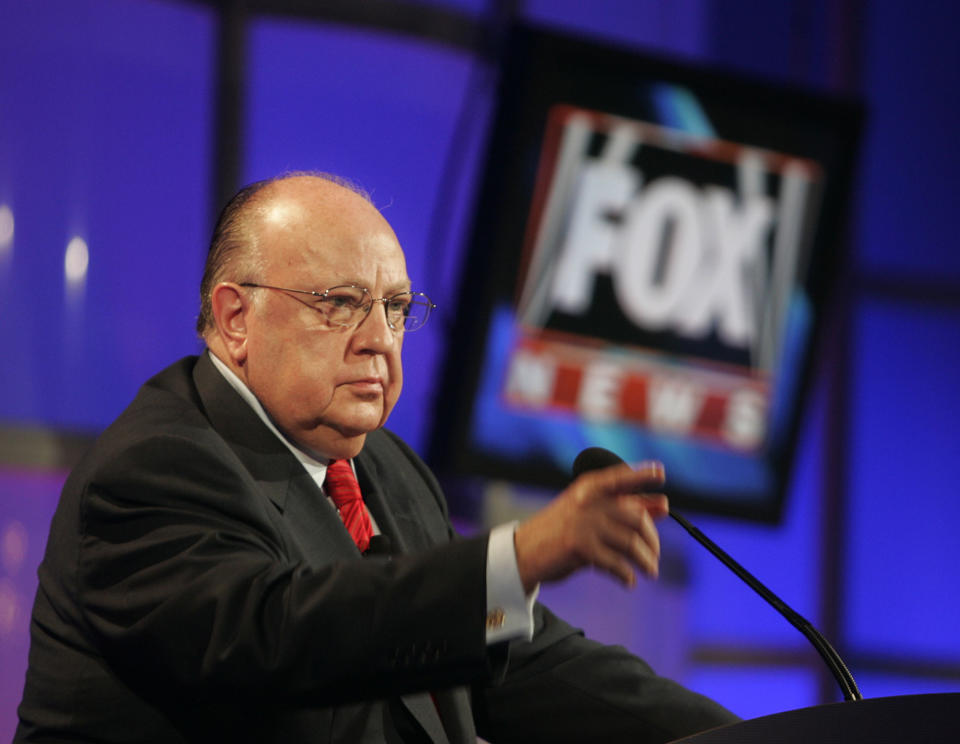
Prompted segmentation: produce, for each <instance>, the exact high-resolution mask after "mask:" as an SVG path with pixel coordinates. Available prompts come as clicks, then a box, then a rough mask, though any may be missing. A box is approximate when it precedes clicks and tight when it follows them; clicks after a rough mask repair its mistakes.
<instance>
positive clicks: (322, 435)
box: [242, 179, 410, 458]
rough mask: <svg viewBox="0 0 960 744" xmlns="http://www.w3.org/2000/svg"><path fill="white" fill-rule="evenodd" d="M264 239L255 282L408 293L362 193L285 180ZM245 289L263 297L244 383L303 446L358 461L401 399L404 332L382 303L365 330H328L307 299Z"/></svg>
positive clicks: (250, 314) (398, 261)
mask: <svg viewBox="0 0 960 744" xmlns="http://www.w3.org/2000/svg"><path fill="white" fill-rule="evenodd" d="M259 243H260V246H261V249H262V250H263V254H264V257H265V266H264V271H263V276H259V277H256V279H255V281H256V282H257V283H259V284H270V285H274V286H278V287H289V288H291V289H305V290H317V291H320V292H322V291H324V290H326V289H329V288H330V287H335V286H338V285H343V284H355V285H358V286H361V287H366V288H367V289H368V290H369V292H370V296H371V297H373V298H380V297H390V296H392V295H394V294H397V293H398V292H403V291H405V290H408V289H409V288H410V280H409V278H408V277H407V270H406V262H405V261H404V257H403V251H402V250H401V248H400V244H399V243H398V242H397V238H396V236H395V235H394V233H393V230H392V229H391V228H390V226H389V225H388V224H387V222H386V220H384V219H383V217H381V216H380V214H379V213H378V212H377V210H376V209H375V208H374V207H373V206H372V205H370V204H369V203H368V202H366V201H365V200H364V199H362V198H361V197H360V196H358V195H356V194H354V193H353V192H351V191H349V190H347V189H344V188H342V187H339V186H335V185H333V184H330V183H327V182H323V181H317V180H316V179H295V180H291V181H287V182H281V183H280V184H279V188H278V189H277V194H276V196H274V197H273V198H271V200H270V201H269V202H268V203H267V208H266V213H265V216H264V218H263V219H262V221H261V222H260V225H259ZM243 291H244V292H258V293H260V296H258V297H257V298H256V302H254V303H253V304H252V306H251V307H250V308H249V310H248V311H247V313H246V323H247V342H246V358H245V360H244V361H243V363H242V366H243V368H244V375H243V376H244V378H245V380H246V382H247V385H248V386H249V387H250V389H251V390H252V391H253V393H254V394H255V395H256V396H257V398H258V399H259V400H260V402H261V403H262V404H263V406H264V408H265V409H266V410H267V412H268V413H269V414H270V416H271V418H272V419H273V420H274V422H275V423H276V424H277V426H278V428H279V429H280V430H281V431H282V432H283V433H284V434H286V435H287V436H288V437H289V438H291V439H292V440H293V441H295V442H296V443H297V444H298V445H300V446H301V447H302V448H304V449H305V450H307V451H309V452H311V453H313V454H315V455H320V456H324V457H331V458H344V457H353V456H355V455H356V454H357V453H358V452H359V451H360V448H361V447H362V446H363V442H364V439H365V436H366V434H367V433H368V432H370V431H373V430H374V429H377V428H379V427H380V426H382V425H383V424H384V422H385V421H386V420H387V416H389V414H390V411H391V410H392V409H393V406H394V404H395V403H396V402H397V398H398V396H399V395H400V388H401V385H402V382H403V375H402V371H401V366H400V349H401V346H402V343H403V333H402V331H401V332H399V333H398V332H396V331H393V330H392V329H391V328H390V326H389V325H387V321H386V316H385V314H384V311H383V305H382V303H375V304H374V306H373V307H372V308H371V309H370V312H369V314H368V315H367V316H366V317H365V318H364V319H363V321H362V322H361V323H360V324H359V325H357V326H355V327H353V328H348V329H345V330H342V331H340V330H336V331H332V330H327V329H325V328H323V327H322V323H321V317H320V314H319V313H318V312H317V311H316V310H314V309H313V307H312V305H313V303H314V302H315V300H314V299H313V298H311V297H310V296H309V295H301V294H295V295H292V294H289V293H286V292H280V291H276V290H268V289H244V290H243Z"/></svg>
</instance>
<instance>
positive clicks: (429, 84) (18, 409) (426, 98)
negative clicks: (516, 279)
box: [0, 0, 960, 739]
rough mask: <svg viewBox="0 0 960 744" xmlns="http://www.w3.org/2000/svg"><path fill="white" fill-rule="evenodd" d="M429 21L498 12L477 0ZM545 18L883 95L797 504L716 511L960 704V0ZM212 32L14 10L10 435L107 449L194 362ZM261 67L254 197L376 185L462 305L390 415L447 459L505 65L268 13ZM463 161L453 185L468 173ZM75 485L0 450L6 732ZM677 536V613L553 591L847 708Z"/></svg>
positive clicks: (197, 11) (884, 691) (640, 10)
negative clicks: (119, 419) (470, 271)
mask: <svg viewBox="0 0 960 744" xmlns="http://www.w3.org/2000/svg"><path fill="white" fill-rule="evenodd" d="M431 5H434V6H437V5H447V6H449V7H450V8H453V9H457V10H460V11H461V12H464V13H466V14H468V15H471V16H476V17H480V15H481V14H483V13H485V12H487V3H484V2H480V1H479V0H474V1H473V2H466V1H463V2H449V3H442V2H440V0H434V2H433V3H431ZM519 7H520V13H521V16H522V17H523V18H525V19H527V20H530V21H534V22H536V23H541V24H544V25H546V26H548V27H556V28H560V29H563V30H566V31H574V32H580V33H584V34H588V35H590V36H591V37H592V38H599V39H609V40H614V41H616V42H618V43H621V44H627V45H630V46H633V47H635V48H637V49H638V50H642V51H646V52H655V53H657V52H659V53H664V54H668V55H672V56H675V57H678V58H680V59H683V60H686V61H690V62H695V63H698V64H702V65H704V66H708V67H721V68H724V69H728V70H734V71H742V72H746V73H750V74H752V75H759V76H762V77H764V78H767V79H769V80H773V81H775V82H782V83H793V84H797V83H799V84H803V85H805V86H808V87H812V88H814V89H816V90H820V91H823V92H828V93H838V94H848V95H855V96H858V97H860V98H862V100H863V101H864V102H865V104H866V106H867V112H868V124H867V128H866V132H865V140H864V147H863V156H862V158H861V166H860V169H859V173H858V182H859V188H858V190H857V192H856V194H855V198H854V211H853V219H852V230H851V241H850V242H851V248H852V253H853V256H854V261H853V265H852V271H851V274H850V278H849V281H848V282H846V284H845V285H844V286H843V287H841V292H840V294H841V297H840V298H839V299H840V301H839V302H838V303H837V304H836V306H835V308H834V311H833V312H834V314H833V316H832V319H831V321H830V322H828V325H830V326H831V328H830V338H831V339H832V340H833V342H834V343H833V344H831V345H828V346H826V347H825V348H826V349H827V350H828V353H827V354H825V355H824V356H823V357H822V358H821V361H820V364H819V365H818V370H817V378H816V381H815V384H814V386H813V388H814V392H813V395H812V396H811V398H810V400H809V404H808V407H807V411H806V413H805V417H804V423H803V433H802V437H801V442H800V446H799V450H798V461H797V462H798V466H797V468H796V474H795V477H794V479H793V482H792V483H791V486H790V490H789V495H788V502H787V507H786V514H785V519H784V521H783V523H782V524H781V525H778V526H773V527H772V526H758V525H752V524H743V523H740V522H736V521H731V520H724V519H720V518H697V519H695V521H696V522H697V523H698V524H699V526H701V527H702V528H703V529H704V531H706V532H707V533H708V534H710V535H711V536H712V537H713V538H714V539H715V540H716V541H718V542H720V543H721V544H723V545H724V546H725V547H726V548H727V549H728V550H729V551H730V552H731V553H733V554H734V555H736V556H737V557H738V558H739V559H740V560H741V562H742V563H744V564H745V565H746V566H748V567H749V568H752V569H754V570H755V571H756V572H757V573H759V574H760V575H761V577H762V578H763V579H764V580H765V581H766V582H767V583H768V584H770V585H771V586H772V587H773V588H774V589H775V590H776V591H777V593H778V594H780V595H781V596H782V597H783V598H784V599H786V600H787V601H789V602H791V603H792V604H794V605H795V606H796V608H797V609H798V611H799V612H800V613H801V614H803V615H805V616H807V617H809V618H810V619H811V620H814V621H815V622H817V623H819V624H820V625H821V626H822V627H823V628H824V629H825V630H826V631H827V634H828V635H829V636H830V637H831V640H833V641H834V642H835V645H837V646H838V647H839V648H840V650H841V652H842V653H843V654H844V656H845V657H846V659H847V661H848V663H849V665H850V666H851V668H852V670H853V672H854V674H855V675H856V676H857V677H858V679H859V681H860V685H861V688H862V689H863V692H864V694H865V695H866V696H868V697H874V696H880V695H888V694H905V693H910V692H932V691H948V690H951V691H956V690H960V640H958V638H957V629H958V628H960V592H958V591H957V587H958V585H960V582H958V578H960V570H958V568H957V566H958V565H960V541H958V540H957V539H956V536H955V535H956V529H955V525H957V524H960V498H958V496H960V494H958V486H957V484H958V483H960V436H958V434H957V421H958V419H960V386H958V385H957V381H958V379H960V251H958V250H957V249H956V226H955V225H956V209H955V207H954V201H955V198H956V192H957V191H958V186H960V184H958V183H957V181H958V177H957V174H958V173H960V162H958V154H957V153H958V148H957V147H956V144H955V141H954V136H953V130H954V128H955V126H956V115H957V113H958V111H957V109H958V106H957V100H958V99H957V95H956V91H957V89H958V87H960V43H958V42H960V39H958V38H957V32H956V29H957V28H958V27H960V24H958V22H960V8H958V6H957V5H955V4H953V3H941V2H938V3H915V2H907V0H875V1H874V2H870V3H862V2H855V1H854V0H846V1H844V2H828V1H827V0H816V1H812V2H811V1H808V0H792V1H791V2H778V3H769V2H764V1H763V0H753V1H747V0H672V1H671V0H643V1H641V0H602V1H600V0H593V2H590V3H584V2H579V0H528V1H527V2H521V3H519ZM217 29H218V19H217V15H216V14H215V13H214V12H213V11H211V10H210V9H209V8H207V7H206V6H204V5H202V4H200V3H192V2H175V1H174V0H165V1H162V2H161V1H160V0H152V1H144V2H130V1H129V0H69V2H68V1H67V0H35V1H33V2H22V1H21V0H0V208H2V207H4V206H5V207H6V208H7V209H8V210H9V211H10V213H12V215H13V218H14V233H13V237H12V239H11V240H9V241H3V240H2V231H0V427H2V429H3V430H4V431H5V432H7V433H8V434H9V433H10V432H12V433H13V436H16V432H18V431H21V430H22V431H36V430H41V431H53V432H62V431H64V430H79V431H83V432H89V433H94V432H96V431H97V430H99V429H100V428H102V427H103V426H105V425H106V424H107V423H108V422H109V421H110V420H112V419H113V418H114V417H115V416H116V415H117V414H118V413H119V411H120V410H121V409H122V408H123V406H124V405H125V404H126V403H127V402H128V401H129V400H130V399H131V398H132V396H133V395H134V394H135V392H136V389H137V388H138V386H139V385H140V384H141V383H142V382H143V380H145V379H146V378H147V377H148V376H149V375H151V374H152V373H154V372H156V371H157V370H159V369H160V368H162V367H163V366H165V365H166V364H168V363H169V362H171V361H173V360H175V359H176V358H178V357H179V356H182V355H183V354H188V353H195V352H196V351H197V350H198V348H199V344H198V342H197V340H196V338H195V337H194V335H193V330H192V326H193V321H194V318H195V316H196V296H197V285H198V283H199V276H200V271H201V266H202V261H203V256H204V251H205V248H206V242H207V238H208V233H209V229H210V224H211V215H212V213H213V211H214V209H215V207H217V206H219V205H214V204H212V203H211V201H212V199H211V197H210V194H211V192H212V182H213V177H212V175H211V166H212V162H213V152H214V149H215V148H214V145H215V142H216V140H215V137H216V134H215V131H214V101H215V98H214V96H215V80H214V77H215V75H214V72H215V54H216V39H217ZM246 50H247V55H248V58H247V64H248V68H247V71H248V86H247V88H246V97H245V109H244V115H243V129H244V131H245V133H246V138H245V140H244V146H243V148H242V150H241V151H239V152H237V153H236V157H237V160H238V162H239V163H240V164H241V168H240V171H241V174H242V179H243V181H250V180H253V179H257V178H262V177H266V176H271V175H275V174H277V173H279V172H282V171H285V170H288V169H306V168H310V169H321V170H327V171H333V172H337V173H340V174H342V175H346V176H349V177H351V178H353V179H355V180H357V181H359V182H360V183H361V184H362V185H364V186H365V187H366V188H368V189H369V190H371V191H372V192H373V196H374V199H375V201H376V203H377V204H378V205H379V206H380V207H381V208H382V210H383V213H384V215H385V216H386V217H387V218H388V219H389V220H390V221H391V223H392V224H393V225H394V227H395V228H396V231H397V233H398V235H399V237H400V239H401V242H402V243H403V244H404V246H405V249H406V251H407V257H408V263H409V267H408V268H409V271H410V274H411V277H412V278H413V280H414V283H415V285H416V286H417V288H419V289H423V290H425V291H428V292H429V293H430V294H431V296H432V297H434V300H435V301H436V302H437V303H438V304H439V305H440V311H439V315H438V317H437V319H436V322H434V321H431V324H430V325H428V326H427V327H426V328H425V329H424V330H423V331H422V332H419V333H417V334H415V335H414V336H411V337H410V338H409V339H408V342H407V344H406V362H407V375H406V378H407V379H406V381H405V382H406V387H405V391H404V395H403V397H402V398H401V402H400V404H399V405H398V407H397V409H396V411H395V412H394V414H393V417H392V419H391V427H392V428H393V429H395V430H396V431H398V432H399V433H400V434H401V435H402V436H404V437H405V438H406V439H407V440H408V441H410V443H411V444H412V445H413V446H414V447H416V448H419V449H421V450H422V449H423V448H424V447H425V445H426V441H427V437H428V434H429V430H430V427H431V425H432V422H433V417H434V416H436V415H442V411H443V406H442V403H443V402H442V401H438V400H436V394H435V391H436V389H437V385H436V382H437V376H438V374H439V367H440V362H441V356H442V354H443V352H444V350H445V349H446V347H447V345H448V344H454V345H455V344H456V343H457V339H454V338H449V327H450V323H451V320H452V319H451V318H450V317H449V312H450V310H449V309H450V308H452V307H454V306H455V301H454V300H455V298H454V296H453V293H454V291H455V288H456V287H457V286H458V285H459V281H460V266H461V262H462V254H463V250H464V245H465V242H466V241H465V240H464V235H465V232H466V229H467V224H468V216H469V213H470V209H471V207H472V200H473V197H474V194H475V190H476V186H477V178H478V175H479V172H480V168H481V165H482V164H481V162H480V161H481V158H482V151H483V144H484V142H485V137H486V136H487V134H488V125H489V118H490V111H491V103H492V101H491V97H492V92H493V89H494V87H493V85H494V82H495V77H494V75H493V69H492V68H491V66H490V65H489V64H488V63H486V62H483V61H480V60H479V59H478V58H477V57H476V55H474V54H472V53H470V52H468V51H465V50H462V49H457V48H455V47H453V46H447V45H440V44H437V43H435V42H428V41H424V40H420V39H417V38H414V37H412V36H401V35H398V34H395V33H391V32H386V31H378V30H375V29H372V28H369V27H367V28H358V27H351V26H346V25H342V24H335V23H328V22H321V21H309V22H307V21H294V20H291V19H284V18H275V17H269V18H266V17H257V16H254V17H253V18H252V19H251V25H250V28H249V33H248V36H247V47H246ZM448 157H453V158H456V159H457V161H458V166H457V169H456V170H455V171H454V173H455V176H456V177H455V178H446V177H445V173H444V170H443V166H444V163H445V162H447V161H446V159H447V158H448ZM73 237H81V238H83V240H84V241H86V243H87V245H88V246H89V255H90V261H89V269H88V271H87V274H86V278H85V280H84V281H82V282H80V283H73V284H70V283H68V282H67V281H66V280H65V278H64V268H63V267H64V251H65V248H66V245H67V243H68V241H69V240H70V239H71V238H73ZM0 441H9V438H8V439H6V440H0ZM64 475H65V474H64V473H62V472H58V471H52V472H51V471H47V470H42V469H37V468H32V467H27V466H25V465H22V464H18V463H17V462H16V461H15V459H14V458H13V457H12V456H10V455H9V454H8V453H0V739H3V738H5V737H6V738H9V736H10V735H12V731H13V727H14V725H15V706H16V703H17V701H18V700H19V695H20V690H21V688H22V684H23V669H24V668H25V660H26V648H27V641H26V634H27V624H28V619H29V609H30V603H31V602H32V595H33V591H34V587H35V570H36V565H37V563H38V562H39V560H40V556H41V554H42V546H43V542H44V540H45V532H46V523H47V521H48V520H49V515H50V514H51V513H52V509H53V507H54V505H55V502H56V495H57V491H58V490H59V486H60V484H61V483H62V480H63V477H64ZM467 528H468V529H469V528H470V527H469V525H468V526H467ZM664 541H665V545H666V546H667V549H668V553H669V555H670V556H671V557H670V559H669V560H670V561H672V562H674V563H676V564H677V565H678V566H680V567H681V569H682V570H680V571H679V575H678V576H677V577H675V578H674V579H673V580H672V581H671V580H668V581H662V582H661V584H662V585H663V586H662V587H661V588H657V589H656V590H654V589H644V590H643V591H649V592H654V594H653V595H651V596H652V599H653V600H656V601H654V602H649V603H648V602H645V601H641V600H643V598H644V597H646V596H647V595H644V594H643V593H642V592H641V594H640V595H638V596H639V597H640V600H637V599H635V598H629V597H626V596H625V595H624V593H623V592H622V591H621V590H620V589H618V588H615V587H613V588H610V587H609V586H608V584H609V582H605V580H603V579H595V578H593V577H587V578H586V579H584V580H583V581H585V582H586V583H579V584H571V585H569V586H566V587H555V588H551V589H550V590H549V591H548V592H546V596H547V599H548V601H550V602H551V603H552V604H554V605H556V606H557V607H558V608H560V609H562V611H563V612H564V614H569V615H570V616H571V617H572V618H573V619H574V620H575V621H577V622H581V623H583V624H584V625H585V626H586V627H587V629H588V631H589V632H591V633H593V634H594V635H597V636H598V637H601V638H603V639H604V640H611V641H615V642H620V643H625V644H627V645H629V646H630V647H631V648H636V649H637V650H638V651H640V652H643V653H646V654H648V655H656V654H658V653H661V654H662V659H661V663H660V664H659V665H658V668H660V669H663V670H664V671H666V672H668V673H671V674H675V675H676V676H679V677H681V678H682V679H683V681H684V682H685V683H687V684H689V685H691V686H693V687H695V688H696V689H699V690H701V691H703V692H706V693H707V694H710V695H713V696H715V697H717V698H718V699H720V700H721V701H722V702H724V703H725V704H727V705H728V706H730V707H731V708H732V709H734V710H735V711H736V712H737V713H739V714H740V715H743V716H752V715H759V714H762V713H769V712H774V711H778V710H784V709H787V708H796V707H801V706H804V705H811V704H815V703H818V702H822V701H826V700H832V699H835V698H836V693H835V691H833V689H832V685H831V684H830V681H829V680H826V682H824V681H823V680H822V673H821V672H820V670H819V667H818V664H817V662H816V659H811V655H810V652H809V651H808V650H807V649H806V648H805V642H804V641H803V639H802V638H800V637H799V636H798V635H796V634H795V633H794V632H793V631H792V630H791V629H790V628H789V626H787V624H786V623H785V622H783V621H782V620H780V619H779V618H778V617H776V616H775V615H774V614H773V612H772V611H771V610H769V609H768V608H766V607H765V606H762V605H761V604H760V601H759V600H757V599H755V598H754V597H753V596H752V595H751V594H750V593H749V591H748V590H747V589H745V588H744V587H742V586H740V585H738V584H737V583H736V580H735V579H734V578H733V577H732V576H729V575H727V574H726V572H725V570H724V569H723V568H722V567H720V566H718V565H716V564H715V562H714V561H713V559H712V558H711V557H710V556H708V555H706V553H705V552H704V551H702V550H701V549H700V548H699V547H698V546H695V545H692V544H690V543H689V541H688V540H687V539H686V538H685V536H684V535H681V534H678V533H677V531H676V530H675V529H674V528H672V527H670V526H669V525H665V526H664ZM587 597H590V598H591V600H590V601H589V602H587V601H585V600H586V598H587ZM597 597H602V599H601V600H598V599H596V598H597ZM587 604H589V605H591V607H586V606H585V605H587ZM651 618H652V619H651ZM658 619H659V620H662V622H661V624H660V625H659V626H657V627H653V625H652V624H649V623H652V622H653V620H658ZM643 623H648V624H647V625H644V624H643ZM654 641H656V642H655V643H654ZM667 651H669V653H667Z"/></svg>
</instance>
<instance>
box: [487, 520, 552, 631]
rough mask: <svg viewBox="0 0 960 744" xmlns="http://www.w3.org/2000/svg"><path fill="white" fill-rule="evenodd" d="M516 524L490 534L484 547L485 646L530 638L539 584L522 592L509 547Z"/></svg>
mask: <svg viewBox="0 0 960 744" xmlns="http://www.w3.org/2000/svg"><path fill="white" fill-rule="evenodd" d="M516 529H517V523H516V522H510V523H508V524H501V525H500V526H499V527H494V528H493V529H492V530H491V531H490V541H489V543H488V545H487V645H491V644H494V643H500V642H502V641H511V640H513V639H515V638H524V639H526V640H528V641H529V640H531V639H532V638H533V603H534V602H535V601H536V599H537V595H538V594H539V593H540V585H539V584H537V586H536V588H535V589H534V590H533V591H532V592H531V593H530V595H529V596H527V595H525V594H524V592H523V584H522V583H521V581H520V572H519V571H518V570H517V551H516V549H515V548H514V545H513V533H514V531H515V530H516Z"/></svg>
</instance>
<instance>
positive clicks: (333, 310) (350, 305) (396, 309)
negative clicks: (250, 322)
mask: <svg viewBox="0 0 960 744" xmlns="http://www.w3.org/2000/svg"><path fill="white" fill-rule="evenodd" d="M240 286H241V287H255V288H257V289H273V290H276V291H278V292H293V293H294V294H302V295H310V296H311V297H315V298H316V302H311V301H309V300H300V299H299V298H298V297H294V298H293V299H296V300H299V301H300V302H303V304H304V305H306V306H307V307H309V308H312V309H313V310H316V311H317V312H318V313H319V314H320V316H321V317H322V318H323V319H324V321H325V323H326V326H327V328H328V329H329V330H342V329H345V328H352V327H353V326H356V325H359V324H360V323H362V322H363V319H364V318H366V317H367V315H368V314H369V313H370V308H371V307H373V303H375V302H379V303H381V304H382V305H383V312H384V313H385V314H386V316H387V325H389V326H390V328H391V329H392V330H394V331H416V330H417V329H419V328H423V326H424V324H425V323H426V322H427V319H428V318H429V317H430V311H431V310H433V309H434V308H436V305H434V304H433V303H432V302H431V301H430V298H429V297H427V296H426V295H425V294H424V293H423V292H398V293H397V294H395V295H391V296H390V297H379V298H374V297H371V296H370V290H368V289H367V288H366V287H360V286H358V285H356V284H340V285H337V286H336V287H330V288H329V289H325V290H324V291H323V292H317V291H312V290H309V289H290V288H289V287H275V286H273V285H270V284H257V283H255V282H242V283H241V284H240Z"/></svg>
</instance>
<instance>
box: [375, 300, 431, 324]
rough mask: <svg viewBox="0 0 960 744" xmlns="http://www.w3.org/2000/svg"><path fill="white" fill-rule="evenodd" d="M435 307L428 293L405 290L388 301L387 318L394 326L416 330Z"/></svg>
mask: <svg viewBox="0 0 960 744" xmlns="http://www.w3.org/2000/svg"><path fill="white" fill-rule="evenodd" d="M431 307H433V306H432V305H431V303H430V300H429V299H428V298H427V296H426V295H424V294H421V293H419V292H403V293H402V294H398V295H394V296H393V297H391V298H390V299H389V300H388V301H387V302H386V309H387V319H388V320H389V321H390V325H391V326H393V327H394V328H400V327H401V326H402V327H403V329H404V330H405V331H415V330H417V329H418V328H420V327H422V326H423V324H424V323H426V322H427V318H428V317H429V316H430V309H431Z"/></svg>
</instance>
